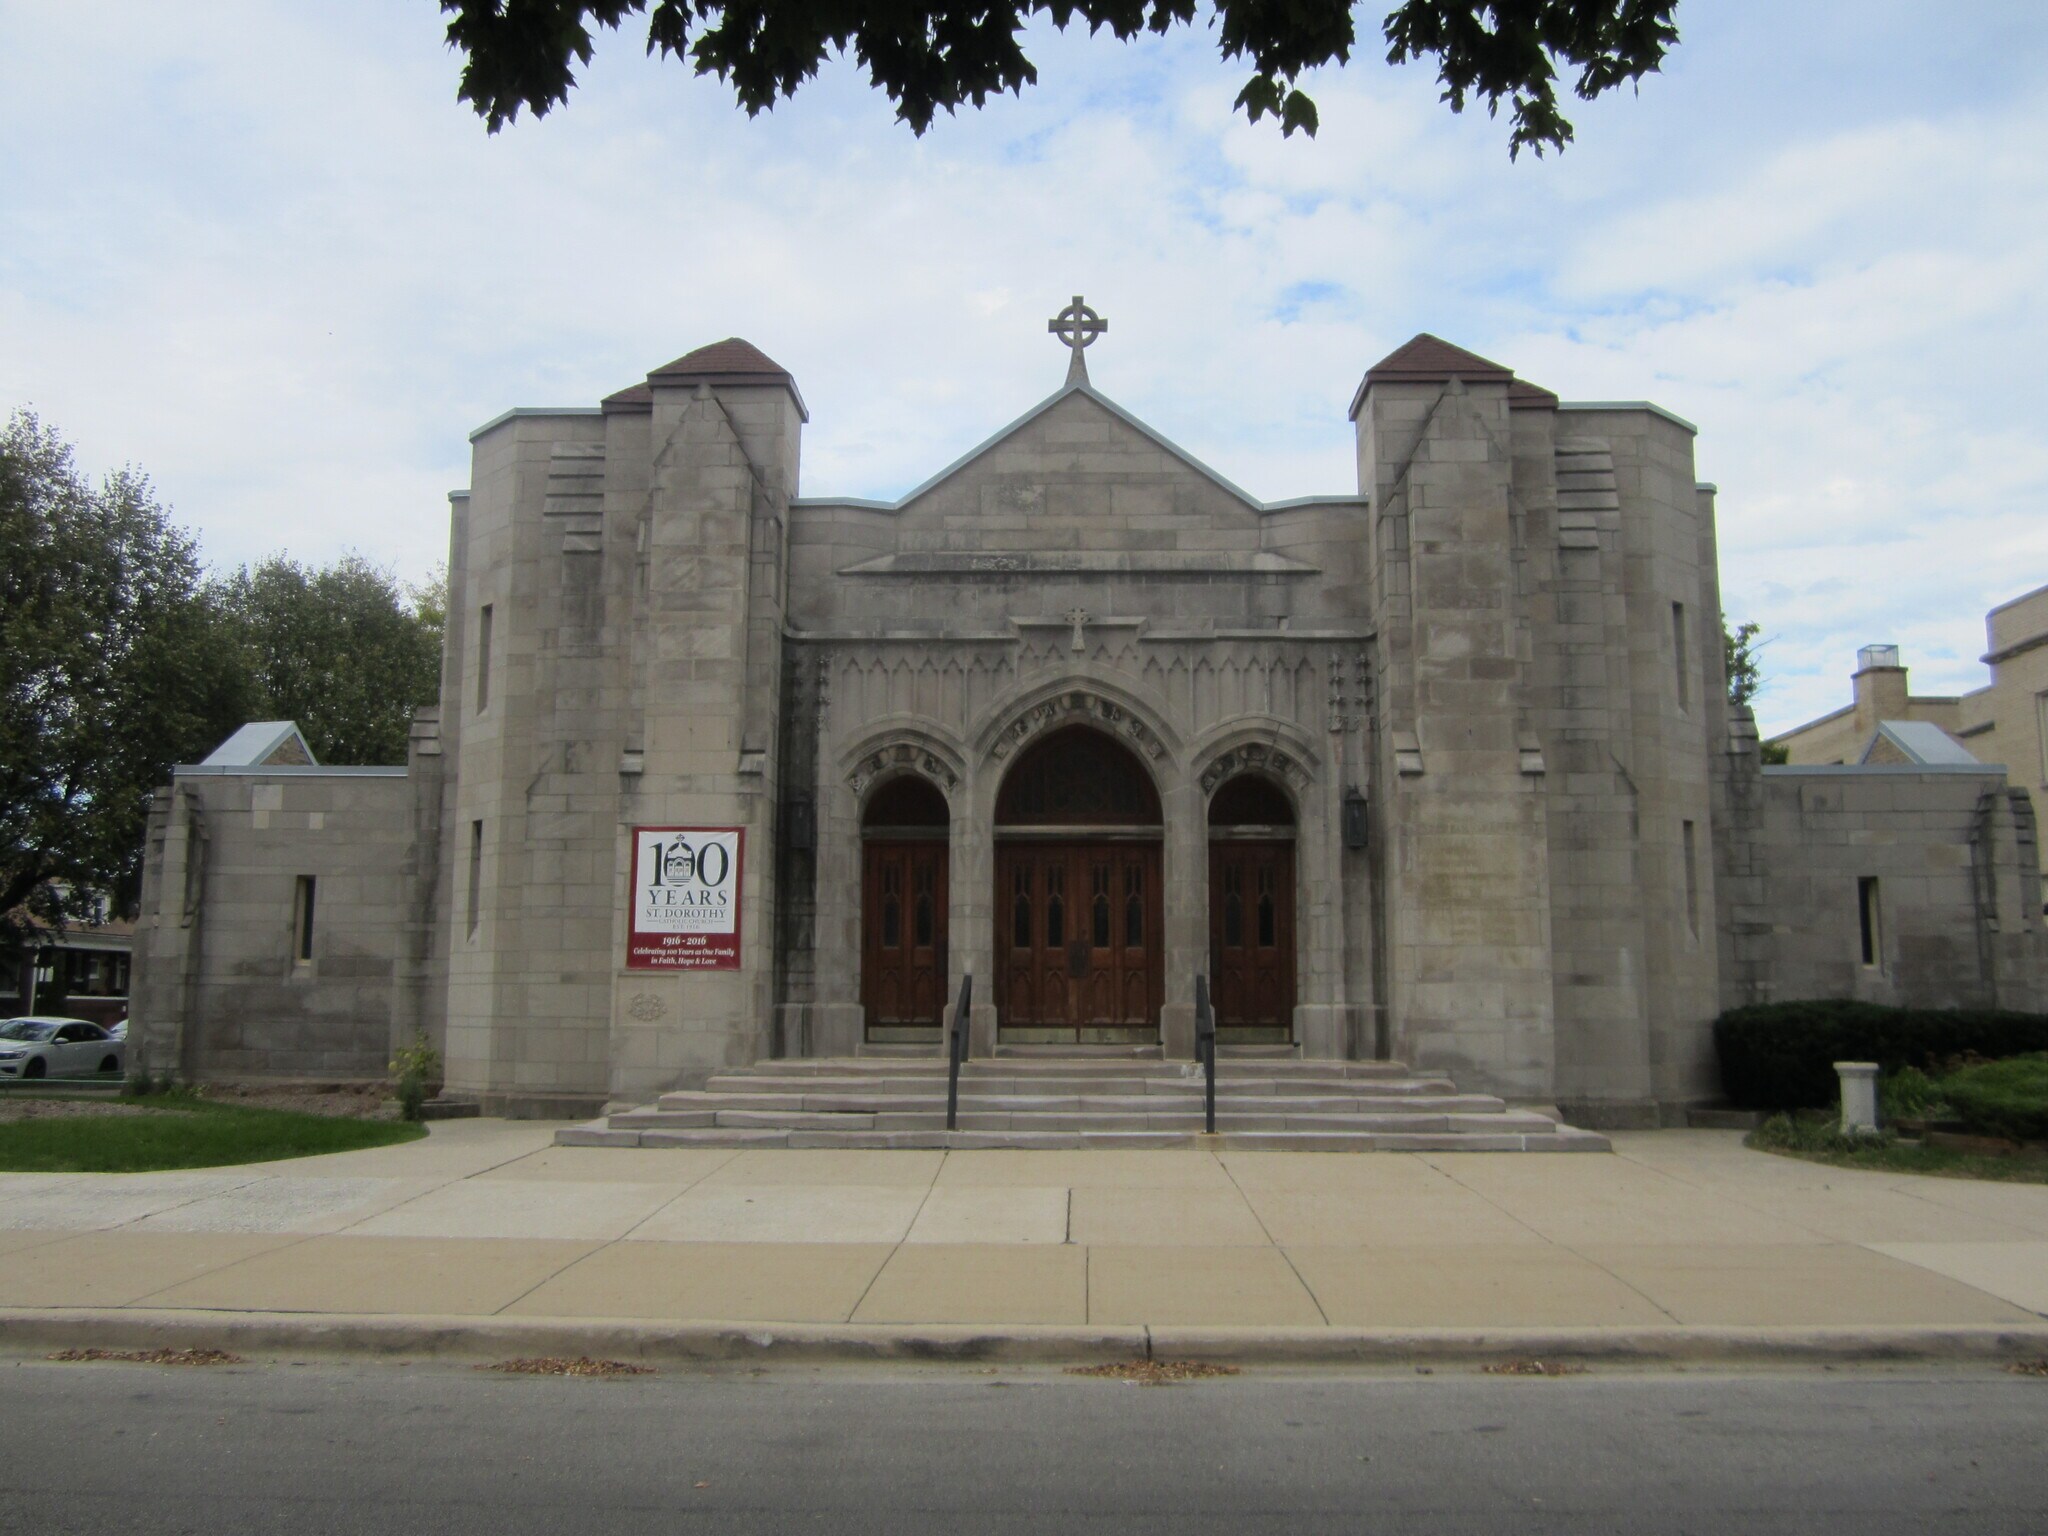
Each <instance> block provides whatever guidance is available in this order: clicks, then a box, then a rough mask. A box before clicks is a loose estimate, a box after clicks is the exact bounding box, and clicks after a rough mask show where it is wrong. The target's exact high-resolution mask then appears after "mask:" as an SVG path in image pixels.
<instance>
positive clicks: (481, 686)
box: [476, 603, 491, 714]
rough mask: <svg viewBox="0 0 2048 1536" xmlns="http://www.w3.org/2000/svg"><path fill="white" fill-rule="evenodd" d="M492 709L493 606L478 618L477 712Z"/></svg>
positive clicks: (484, 606)
mask: <svg viewBox="0 0 2048 1536" xmlns="http://www.w3.org/2000/svg"><path fill="white" fill-rule="evenodd" d="M490 707H491V605H490V604H489V603H485V604H484V605H483V608H482V609H481V610H480V611H479V612H478V613H477V616H476V712H477V713H478V714H482V713H483V712H484V711H485V710H487V709H489V708H490Z"/></svg>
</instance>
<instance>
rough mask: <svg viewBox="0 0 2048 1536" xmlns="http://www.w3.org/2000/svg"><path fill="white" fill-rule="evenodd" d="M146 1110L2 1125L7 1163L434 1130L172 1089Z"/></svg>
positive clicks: (74, 1166) (303, 1143) (357, 1141)
mask: <svg viewBox="0 0 2048 1536" xmlns="http://www.w3.org/2000/svg"><path fill="white" fill-rule="evenodd" d="M149 1104H150V1106H151V1107H150V1109H149V1110H148V1112H147V1113H144V1114H138V1115H121V1116H113V1115H81V1116H78V1117H77V1118H75V1119H73V1118H66V1119H49V1120H43V1119H38V1120H18V1121H14V1122H11V1123H9V1124H5V1125H0V1169H5V1170H8V1171H10V1172H28V1173H140V1172H144V1171H147V1170H149V1169H152V1168H219V1167H225V1166H228V1165H230V1164H234V1163H264V1162H270V1161H272V1160H274V1159H277V1158H284V1157H313V1156H316V1155H318V1154H320V1153H323V1152H352V1151H354V1150H355V1149H356V1148H358V1147H383V1146H389V1145H391V1144H392V1143H393V1142H398V1141H411V1140H413V1139H415V1138H416V1137H419V1136H424V1135H425V1134H426V1129H425V1127H423V1126H418V1125H404V1124H401V1123H399V1122H397V1121H394V1120H350V1119H345V1118H341V1117H335V1116H328V1115H301V1114H295V1113H293V1112H292V1111H290V1110H284V1109H254V1108H246V1107H244V1106H241V1105H235V1104H213V1103H209V1102H207V1101H206V1100H204V1099H200V1098H194V1097H193V1096H191V1095H190V1094H186V1093H179V1092H171V1093H167V1094H163V1095H161V1096H156V1097H152V1098H151V1099H150V1100H149Z"/></svg>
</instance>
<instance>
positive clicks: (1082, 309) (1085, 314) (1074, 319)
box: [1045, 293, 1109, 385]
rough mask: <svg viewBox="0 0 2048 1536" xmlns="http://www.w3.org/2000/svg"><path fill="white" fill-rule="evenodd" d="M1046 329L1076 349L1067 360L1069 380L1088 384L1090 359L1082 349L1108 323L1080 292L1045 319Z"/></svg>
mask: <svg viewBox="0 0 2048 1536" xmlns="http://www.w3.org/2000/svg"><path fill="white" fill-rule="evenodd" d="M1045 328H1046V329H1047V330H1048V331H1050V332H1052V334H1053V335H1055V336H1057V337H1059V339H1060V340H1061V341H1063V342H1065V343H1066V344H1067V346H1068V347H1070V348H1071V349H1072V351H1073V356H1072V358H1071V359H1070V360H1069V361H1068V363H1067V383H1068V384H1070V385H1071V384H1086V383H1087V382H1088V360H1087V358H1085V357H1084V356H1082V349H1083V348H1084V347H1087V346H1089V345H1090V344H1091V343H1093V342H1094V340H1095V338H1096V337H1098V336H1100V335H1101V334H1102V333H1103V332H1104V331H1106V330H1108V329H1109V322H1108V321H1107V320H1105V319H1103V318H1102V316H1100V315H1098V314H1097V313H1095V311H1094V310H1092V309H1090V308H1089V307H1088V306H1087V305H1086V304H1084V303H1082V302H1081V295H1079V294H1078V293H1077V294H1075V295H1074V302H1073V303H1071V304H1069V305H1068V306H1067V307H1066V308H1065V309H1063V310H1061V311H1060V312H1059V313H1058V314H1057V315H1054V316H1053V317H1052V318H1051V319H1050V320H1048V321H1046V322H1045Z"/></svg>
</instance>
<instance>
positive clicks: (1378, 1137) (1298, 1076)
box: [557, 1052, 1607, 1152]
mask: <svg viewBox="0 0 2048 1536" xmlns="http://www.w3.org/2000/svg"><path fill="white" fill-rule="evenodd" d="M946 1068H947V1064H946V1063H945V1062H944V1061H940V1060H917V1059H913V1058H906V1057H902V1056H893V1055H892V1056H889V1057H885V1058H880V1059H877V1058H865V1059H863V1058H850V1057H838V1058H831V1059H819V1060H803V1061H768V1062H761V1063H758V1064H756V1065H755V1066H752V1067H749V1068H746V1069H743V1070H735V1071H730V1072H722V1073H719V1074H718V1075H717V1076H715V1077H713V1078H711V1079H710V1081H709V1082H708V1083H707V1084H706V1085H705V1086H704V1087H703V1088H697V1089H685V1090H679V1091H676V1092H672V1093H666V1094H663V1095H662V1096H661V1097H660V1099H659V1100H657V1101H656V1102H655V1103H654V1104H651V1105H646V1106H643V1107H640V1108H636V1109H631V1110H622V1111H620V1112H618V1113H616V1114H614V1115H612V1116H610V1117H609V1119H608V1120H606V1121H601V1122H596V1123H593V1124H591V1125H587V1126H578V1127H575V1128H574V1129H572V1130H565V1131H563V1132H562V1133H560V1135H559V1136H558V1138H557V1139H558V1140H559V1141H560V1142H561V1143H562V1144H563V1145H567V1146H645V1147H653V1146H672V1147H687V1146H730V1147H774V1146H785V1147H847V1148H858V1147H877V1148H887V1147H938V1148H968V1147H1020V1148H1025V1147H1041V1146H1047V1147H1049V1146H1061V1147H1112V1146H1121V1147H1165V1146H1194V1145H1203V1146H1224V1147H1239V1148H1270V1149H1297V1150H1313V1151H1367V1150H1398V1151H1412V1152H1422V1151H1457V1150H1466V1151H1578V1150H1597V1149H1600V1148H1604V1147H1606V1145H1607V1142H1606V1138H1604V1137H1601V1136H1597V1135H1593V1134H1591V1133H1588V1132H1583V1131H1578V1130H1575V1129H1572V1128H1570V1127H1567V1126H1562V1125H1560V1124H1559V1123H1558V1122H1557V1121H1556V1119H1555V1118H1554V1117H1553V1115H1552V1114H1550V1113H1547V1112H1542V1111H1538V1110H1532V1109H1527V1108H1520V1109H1518V1108H1511V1107H1509V1106H1508V1105H1507V1104H1505V1103H1503V1102H1502V1101H1501V1100H1500V1099H1498V1098H1495V1097H1493V1096H1492V1095H1490V1094H1474V1093H1459V1092H1458V1091H1457V1088H1456V1086H1455V1085H1454V1084H1453V1083H1452V1082H1451V1080H1450V1079H1449V1078H1447V1077H1443V1076H1441V1075H1439V1074H1435V1073H1421V1074H1417V1073H1413V1072H1411V1071H1410V1070H1409V1069H1408V1068H1407V1067H1405V1066H1404V1065H1402V1064H1401V1063H1399V1062H1331V1061H1301V1060H1298V1059H1292V1058H1274V1059H1269V1060H1254V1061H1231V1062H1226V1063H1224V1065H1223V1070H1222V1071H1221V1072H1220V1073H1219V1074H1218V1078H1219V1080H1218V1084H1217V1098H1216V1123H1217V1134H1216V1135H1215V1136H1214V1137H1209V1136H1206V1135H1205V1134H1204V1133H1203V1125H1204V1118H1203V1095H1204V1080H1203V1075H1202V1073H1201V1072H1200V1070H1199V1069H1197V1068H1196V1067H1194V1066H1193V1065H1192V1064H1190V1063H1186V1062H1164V1061H1160V1060H1158V1059H1156V1058H1154V1059H1149V1060H1147V1059H1129V1058H1127V1057H1124V1056H1121V1055H1115V1054H1098V1055H1086V1056H1076V1055H1074V1054H1072V1053H1071V1052H1069V1053H1066V1054H1062V1055H1055V1054H1050V1053H1048V1054H1046V1055H1044V1056H1035V1055H1031V1056H1017V1057H1012V1056H1010V1055H1007V1054H1006V1055H1003V1056H999V1057H997V1058H995V1059H978V1060H976V1061H974V1062H970V1063H968V1064H967V1066H966V1068H965V1070H964V1071H963V1072H962V1074H961V1080H960V1100H959V1119H958V1121H957V1129H955V1130H951V1131H948V1130H947V1129H946V1090H947V1075H946Z"/></svg>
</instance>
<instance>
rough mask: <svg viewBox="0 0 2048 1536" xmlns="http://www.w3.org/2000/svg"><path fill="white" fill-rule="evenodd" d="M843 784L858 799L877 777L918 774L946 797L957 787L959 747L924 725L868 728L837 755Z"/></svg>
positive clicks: (959, 769)
mask: <svg viewBox="0 0 2048 1536" xmlns="http://www.w3.org/2000/svg"><path fill="white" fill-rule="evenodd" d="M840 763H841V766H842V772H843V777H844V778H845V781H846V787H847V788H848V789H850V790H852V791H853V793H854V796H855V798H856V799H858V798H859V797H860V796H862V795H864V794H865V793H866V792H867V790H868V787H869V786H870V785H872V784H874V783H875V781H876V780H878V779H883V778H893V777H895V776H896V775H897V774H899V773H917V774H922V775H923V776H924V777H925V778H928V779H930V780H931V781H932V782H933V783H934V784H936V785H938V787H939V788H940V789H941V790H943V791H944V792H945V795H946V798H947V799H948V800H950V799H952V797H953V792H954V790H956V789H957V788H958V787H959V784H960V778H961V773H962V754H961V752H960V749H959V747H958V746H956V745H955V744H954V743H952V742H950V741H946V740H944V739H942V738H941V737H939V736H938V735H936V734H935V733H934V732H932V731H931V730H929V729H927V728H921V727H917V726H912V725H907V724H903V725H893V726H892V725H888V724H884V725H882V726H881V727H880V728H879V729H876V730H872V731H870V732H869V733H868V734H867V736H866V737H865V738H864V739H863V740H862V741H861V742H860V743H859V745H857V746H855V747H854V748H853V749H852V750H850V751H848V752H846V753H845V754H843V755H842V756H841V758H840Z"/></svg>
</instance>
